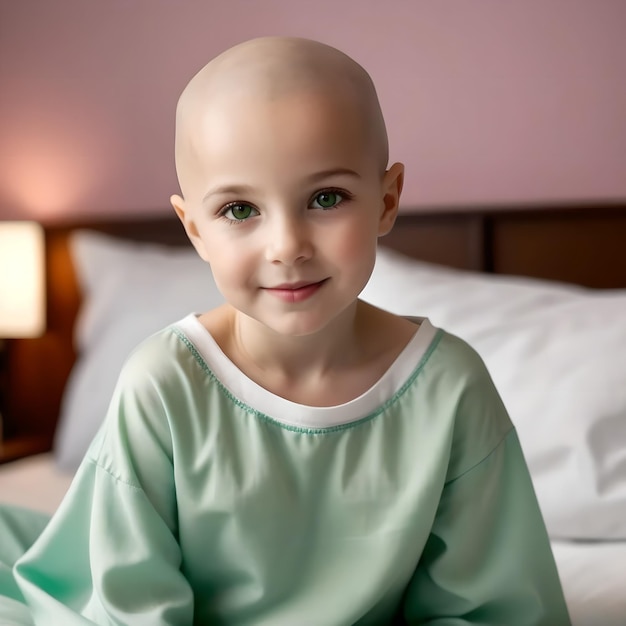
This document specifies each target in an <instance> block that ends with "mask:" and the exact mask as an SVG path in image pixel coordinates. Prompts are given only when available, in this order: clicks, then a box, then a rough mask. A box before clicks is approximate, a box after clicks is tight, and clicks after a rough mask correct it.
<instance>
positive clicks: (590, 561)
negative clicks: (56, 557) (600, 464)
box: [0, 453, 626, 626]
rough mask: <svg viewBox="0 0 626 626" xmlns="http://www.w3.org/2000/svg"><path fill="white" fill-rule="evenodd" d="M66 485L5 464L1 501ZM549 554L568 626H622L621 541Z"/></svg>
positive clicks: (39, 461)
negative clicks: (558, 579)
mask: <svg viewBox="0 0 626 626" xmlns="http://www.w3.org/2000/svg"><path fill="white" fill-rule="evenodd" d="M71 480H72V476H71V475H70V474H67V473H65V472H62V471H61V470H59V469H58V468H57V466H56V464H55V462H54V458H53V456H52V454H51V453H48V454H39V455H36V456H32V457H29V458H26V459H21V460H20V461H16V462H14V463H8V464H6V465H3V466H0V502H2V503H8V504H14V505H18V506H23V507H27V508H31V509H35V510H38V511H43V512H47V513H52V512H54V510H55V509H56V507H57V506H58V504H59V502H60V501H61V500H62V498H63V496H64V494H65V492H66V491H67V489H68V487H69V485H70V482H71ZM552 549H553V551H554V556H555V559H556V562H557V566H558V568H559V574H560V576H561V583H562V585H563V590H564V593H565V599H566V601H567V604H568V607H569V610H570V615H571V618H572V624H573V626H626V541H612V542H569V541H567V542H566V541H553V542H552ZM555 626H556V625H555Z"/></svg>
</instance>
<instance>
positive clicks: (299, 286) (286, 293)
mask: <svg viewBox="0 0 626 626" xmlns="http://www.w3.org/2000/svg"><path fill="white" fill-rule="evenodd" d="M327 281H328V278H324V279H323V280H320V281H317V282H307V281H300V282H296V283H282V284H280V285H276V286H274V287H265V288H264V289H265V291H267V292H268V293H270V294H271V295H273V296H275V297H277V298H279V299H280V300H283V301H284V302H303V301H304V300H308V299H309V298H310V297H311V296H313V295H315V294H316V293H317V292H318V291H319V289H321V287H322V286H323V285H324V284H325V283H326V282H327Z"/></svg>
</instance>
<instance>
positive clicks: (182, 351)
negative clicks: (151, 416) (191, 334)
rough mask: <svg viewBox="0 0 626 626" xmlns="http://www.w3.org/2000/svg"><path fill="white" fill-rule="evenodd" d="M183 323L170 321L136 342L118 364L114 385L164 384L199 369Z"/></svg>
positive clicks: (192, 373) (198, 358) (199, 366)
mask: <svg viewBox="0 0 626 626" xmlns="http://www.w3.org/2000/svg"><path fill="white" fill-rule="evenodd" d="M183 323H184V320H183V321H181V322H180V323H174V324H171V325H169V326H167V327H165V328H163V329H162V330H160V331H158V332H156V333H154V334H152V335H150V336H149V337H147V338H146V339H144V340H143V341H142V342H141V343H139V344H138V345H137V346H136V347H135V348H134V350H132V351H131V352H130V354H129V355H128V357H127V359H126V361H125V363H124V365H123V366H122V369H121V371H120V376H119V382H118V386H122V387H126V388H128V387H131V388H141V387H143V386H148V387H159V388H162V387H168V386H171V384H172V383H173V382H176V381H178V382H180V379H181V378H187V377H189V376H192V375H194V374H197V373H198V371H200V372H201V371H202V360H201V359H200V357H199V355H198V354H197V352H196V351H195V350H194V347H193V344H192V342H191V341H189V339H188V338H187V336H186V334H185V332H184V331H183V326H182V325H183Z"/></svg>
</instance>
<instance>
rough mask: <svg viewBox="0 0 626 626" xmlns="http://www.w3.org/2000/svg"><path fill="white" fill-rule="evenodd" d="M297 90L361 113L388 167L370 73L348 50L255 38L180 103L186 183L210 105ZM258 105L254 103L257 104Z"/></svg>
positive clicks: (222, 58)
mask: <svg viewBox="0 0 626 626" xmlns="http://www.w3.org/2000/svg"><path fill="white" fill-rule="evenodd" d="M293 94H311V95H312V96H315V97H317V98H325V99H328V100H329V101H330V100H334V101H341V103H342V106H343V108H344V110H345V111H348V110H349V111H350V115H352V116H356V117H357V118H360V121H361V125H362V129H363V141H364V142H365V143H364V145H366V146H367V149H368V150H371V152H372V156H373V158H375V159H376V161H377V163H378V165H379V169H380V171H381V173H382V172H384V170H385V168H386V166H387V160H388V143H387V132H386V129H385V123H384V120H383V116H382V112H381V110H380V105H379V102H378V97H377V95H376V90H375V87H374V84H373V83H372V80H371V78H370V76H369V75H368V74H367V72H366V71H365V70H364V69H363V68H362V67H361V66H360V65H359V64H358V63H356V62H355V61H354V60H352V59H351V58H350V57H348V56H347V55H346V54H344V53H343V52H340V51H339V50H337V49H335V48H332V47H331V46H327V45H325V44H322V43H318V42H316V41H311V40H308V39H298V38H290V37H264V38H260V39H253V40H250V41H246V42H244V43H242V44H239V45H237V46H234V47H233V48H230V49H229V50H226V51H225V52H223V53H222V54H220V55H219V56H217V57H216V58H214V59H213V60H212V61H210V62H209V63H208V64H207V65H206V66H205V67H203V68H202V69H201V70H200V71H199V72H198V73H197V74H196V75H195V76H194V77H193V78H192V79H191V81H190V82H189V84H188V85H187V87H186V88H185V90H184V91H183V93H182V94H181V96H180V99H179V101H178V106H177V109H176V169H177V172H178V178H179V181H180V184H181V188H183V193H184V181H185V172H186V169H187V167H188V165H189V159H190V158H192V157H193V154H194V152H195V151H196V150H197V146H195V145H194V137H196V136H197V129H198V128H199V126H200V124H201V119H202V117H203V116H204V115H206V114H207V113H209V114H210V112H211V110H221V111H224V110H230V107H231V105H232V104H233V103H238V104H240V103H241V102H246V101H249V102H251V103H254V102H259V101H269V102H271V101H274V100H279V99H280V98H283V97H286V96H290V95H293ZM252 106H253V104H252Z"/></svg>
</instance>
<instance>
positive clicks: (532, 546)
mask: <svg viewBox="0 0 626 626" xmlns="http://www.w3.org/2000/svg"><path fill="white" fill-rule="evenodd" d="M387 150H388V149H387V137H386V132H385V125H384V122H383V118H382V115H381V112H380V109H379V105H378V100H377V97H376V93H375V90H374V87H373V85H372V82H371V80H370V78H369V76H368V75H367V74H366V72H365V71H364V70H363V69H362V68H361V67H360V66H358V65H357V64H356V63H355V62H354V61H352V60H351V59H350V58H348V57H347V56H345V55H344V54H342V53H340V52H338V51H337V50H335V49H333V48H330V47H328V46H325V45H322V44H319V43H316V42H312V41H308V40H300V39H290V38H263V39H258V40H253V41H250V42H246V43H243V44H241V45H239V46H236V47H235V48H232V49H230V50H228V51H226V52H225V53H223V54H222V55H220V56H219V57H217V58H216V59H214V60H213V61H211V62H210V63H209V64H208V65H207V66H206V67H205V68H204V69H202V70H201V71H200V72H199V73H198V74H197V75H196V76H195V77H194V78H193V79H192V81H191V82H190V83H189V85H188V86H187V88H186V89H185V91H184V92H183V94H182V96H181V98H180V101H179V104H178V108H177V127H176V166H177V172H178V176H179V182H180V188H181V191H182V196H173V197H172V204H173V206H174V209H175V211H176V213H177V214H178V216H179V218H180V219H181V221H182V223H183V224H184V227H185V229H186V232H187V233H188V235H189V238H190V240H191V242H192V243H193V245H194V246H195V248H196V250H197V251H198V254H199V255H200V256H201V257H202V258H203V259H204V260H205V261H206V262H207V263H209V264H210V266H211V268H212V271H213V274H214V277H215V281H216V283H217V285H218V287H219V288H220V290H221V292H222V293H223V295H224V297H225V299H226V301H227V304H225V305H224V306H222V307H220V308H218V309H216V310H212V311H208V312H205V313H203V314H201V315H189V316H188V317H186V318H184V319H183V320H182V321H180V322H178V323H175V324H173V325H172V326H170V327H169V328H166V329H165V330H163V331H161V332H160V333H157V334H156V335H154V336H152V337H151V338H149V339H148V340H147V341H145V342H144V343H143V344H142V345H141V346H139V348H138V349H137V350H136V351H135V352H134V353H133V354H132V355H131V356H130V358H129V359H128V361H127V363H126V365H125V366H124V368H123V371H122V373H121V376H120V379H119V383H118V386H117V389H116V391H115V394H114V397H113V399H112V402H111V405H110V410H109V412H108V415H107V418H106V422H105V424H104V426H103V428H102V429H101V431H100V433H99V434H98V436H97V437H96V439H95V440H94V442H93V444H92V446H91V448H90V451H89V452H88V454H87V457H86V459H85V460H84V462H83V464H82V465H81V467H80V469H79V471H78V474H77V477H76V479H75V481H74V483H73V485H72V487H71V489H70V492H69V494H68V496H67V498H66V499H65V500H64V502H63V503H62V505H61V507H60V509H59V511H58V513H57V514H56V515H55V516H54V517H53V519H52V520H51V522H50V523H49V525H48V526H47V527H46V529H45V530H44V532H43V533H42V534H41V536H40V538H39V539H38V541H37V542H36V543H35V544H34V546H33V547H32V548H31V549H30V550H28V551H27V552H26V554H25V555H24V556H23V557H22V558H21V559H19V560H18V562H17V564H16V566H15V568H14V574H15V579H16V581H17V584H18V585H19V589H20V592H21V594H22V595H23V601H24V606H25V607H28V609H27V612H28V613H31V614H32V616H33V619H34V622H35V623H36V624H63V625H64V626H72V625H74V624H76V625H78V624H91V623H95V624H124V625H135V624H141V625H156V624H181V625H182V624H188V625H191V624H203V625H204V624H225V625H229V626H230V625H233V626H234V625H237V626H239V625H243V624H246V625H248V624H250V625H260V624H267V625H271V626H299V625H314V626H323V625H328V626H331V625H332V626H335V625H336V626H339V625H341V626H344V625H346V626H348V625H351V624H359V625H365V624H373V625H382V624H392V623H393V624H399V623H402V624H422V623H429V624H439V625H442V626H443V624H449V625H452V624H470V623H471V624H493V625H495V624H498V625H503V626H504V625H507V626H511V625H517V624H519V625H521V624H525V625H526V624H545V625H549V626H561V625H565V624H569V618H568V615H567V610H566V607H565V604H564V600H563V595H562V592H561V589H560V585H559V580H558V576H557V571H556V568H555V564H554V561H553V558H552V554H551V551H550V545H549V542H548V538H547V535H546V530H545V527H544V524H543V521H542V518H541V514H540V512H539V509H538V506H537V502H536V499H535V495H534V492H533V488H532V485H531V481H530V478H529V475H528V472H527V469H526V465H525V463H524V459H523V456H522V452H521V450H520V446H519V443H518V440H517V436H516V434H515V431H514V429H513V427H512V425H511V423H510V421H509V418H508V417H507V414H506V411H505V409H504V407H503V406H502V403H501V401H500V398H499V397H498V395H497V393H496V391H495V389H494V387H493V385H492V382H491V380H490V378H489V375H488V374H487V372H486V370H485V367H484V365H483V363H482V361H481V360H480V358H479V357H478V356H477V355H476V353H475V352H474V351H472V349H471V348H469V347H468V346H467V345H466V344H465V343H464V342H462V341H461V340H459V339H457V338H455V337H453V336H450V335H448V334H446V333H445V332H443V331H442V330H438V329H436V328H434V327H433V326H432V325H431V324H430V323H429V322H428V320H426V319H421V320H420V319H404V318H401V317H396V316H394V315H391V314H389V313H387V312H385V311H382V310H380V309H377V308H374V307H373V306H370V305H368V304H366V303H364V302H362V301H360V300H359V299H358V296H359V293H360V292H361V290H362V289H363V287H364V286H365V284H366V283H367V281H368V279H369V277H370V274H371V271H372V268H373V266H374V260H375V254H376V245H377V240H378V238H379V237H380V236H382V235H385V234H386V233H387V232H389V230H390V229H391V227H392V225H393V223H394V219H395V217H396V213H397V210H398V202H399V197H400V192H401V188H402V179H403V174H404V171H403V167H402V165H401V164H399V163H396V164H394V165H392V166H391V167H387V159H388V154H387ZM13 609H14V610H15V606H14V607H13ZM25 611H26V609H25ZM24 614H26V612H25V613H24ZM0 615H1V613H0ZM25 623H29V622H27V621H25Z"/></svg>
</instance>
